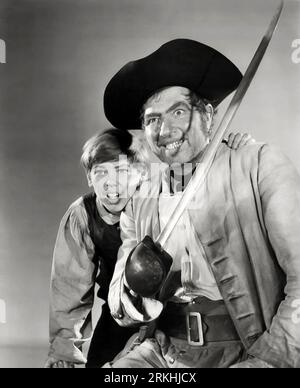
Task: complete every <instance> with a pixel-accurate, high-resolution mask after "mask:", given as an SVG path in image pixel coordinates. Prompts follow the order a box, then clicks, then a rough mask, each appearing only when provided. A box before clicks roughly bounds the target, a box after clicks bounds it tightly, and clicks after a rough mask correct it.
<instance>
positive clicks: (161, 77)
mask: <svg viewBox="0 0 300 388" xmlns="http://www.w3.org/2000/svg"><path fill="white" fill-rule="evenodd" d="M241 79H242V74H241V72H240V71H239V69H238V68H237V67H236V66H235V65H234V64H233V63H232V62H231V61H230V60H229V59H228V58H226V57H225V56H224V55H223V54H221V53H220V52H218V51H217V50H215V49H213V48H212V47H209V46H207V45H205V44H202V43H200V42H197V41H194V40H190V39H175V40H172V41H170V42H167V43H165V44H164V45H162V46H161V47H160V48H159V49H158V50H156V51H155V52H154V53H152V54H150V55H148V56H147V57H144V58H141V59H138V60H136V61H132V62H129V63H128V64H127V65H125V66H124V67H122V69H121V70H120V71H119V72H118V73H117V74H116V75H115V76H114V77H113V78H112V79H111V80H110V82H109V83H108V85H107V87H106V89H105V93H104V112H105V115H106V117H107V119H108V120H109V121H110V122H111V124H112V125H113V126H115V127H117V128H121V129H140V128H141V120H140V116H141V109H142V107H143V105H144V103H145V102H146V101H147V99H148V98H149V97H150V96H151V95H152V94H154V93H155V92H156V91H158V90H160V89H162V88H165V87H170V86H182V87H185V88H188V89H190V90H191V91H193V92H195V93H197V95H198V96H200V97H202V98H204V99H207V100H208V101H210V102H211V103H212V105H214V106H217V105H219V104H220V102H221V101H222V100H223V99H224V98H225V97H227V96H228V95H229V94H230V93H231V92H233V91H234V90H235V89H236V88H237V87H238V85H239V83H240V81H241Z"/></svg>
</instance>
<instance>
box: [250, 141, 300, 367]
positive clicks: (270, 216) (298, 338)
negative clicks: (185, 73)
mask: <svg viewBox="0 0 300 388" xmlns="http://www.w3.org/2000/svg"><path fill="white" fill-rule="evenodd" d="M258 183H259V191H260V196H261V201H262V210H263V215H264V221H265V225H266V229H267V233H268V237H269V240H270V242H271V245H272V248H273V250H274V252H275V255H276V257H277V260H278V263H279V265H280V266H281V268H282V269H283V271H284V273H285V274H286V287H285V299H284V300H282V302H281V304H280V305H279V308H278V311H277V314H276V315H275V316H274V318H273V321H272V324H271V327H270V330H269V331H268V332H265V333H264V334H263V335H262V336H261V337H260V339H259V340H258V341H257V342H256V343H255V344H254V345H253V347H252V348H251V349H250V351H249V353H250V354H252V355H254V356H256V357H258V358H260V359H262V360H264V361H266V362H269V363H270V364H273V365H275V366H278V365H279V366H280V365H283V364H284V365H286V366H289V367H300V319H299V318H300V314H299V315H297V307H299V306H300V234H299V232H300V178H299V174H298V172H297V171H296V169H295V168H294V167H293V166H292V164H291V163H290V162H289V160H288V159H287V158H286V157H285V156H284V155H282V154H281V152H280V151H278V150H277V149H276V148H273V147H269V146H264V147H263V148H262V150H261V154H260V160H259V174H258ZM298 311H299V310H298Z"/></svg>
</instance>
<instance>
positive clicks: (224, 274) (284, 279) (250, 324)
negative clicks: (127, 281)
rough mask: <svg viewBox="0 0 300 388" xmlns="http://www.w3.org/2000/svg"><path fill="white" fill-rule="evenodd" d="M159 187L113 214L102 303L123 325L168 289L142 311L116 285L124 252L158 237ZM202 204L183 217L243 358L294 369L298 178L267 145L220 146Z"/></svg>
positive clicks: (299, 273)
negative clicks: (116, 245)
mask: <svg viewBox="0 0 300 388" xmlns="http://www.w3.org/2000/svg"><path fill="white" fill-rule="evenodd" d="M145 184H147V182H146V183H145ZM160 187H161V177H160V176H158V177H156V181H154V178H153V177H152V180H151V185H150V190H151V193H150V195H149V196H148V198H143V197H144V195H143V196H141V195H140V193H139V192H137V193H136V194H135V195H134V197H133V198H132V200H131V202H130V203H129V204H128V206H127V208H126V212H125V213H124V214H123V215H122V216H121V229H122V240H123V245H122V247H121V249H120V251H119V256H118V262H117V265H116V269H115V273H114V277H113V279H112V282H111V286H110V293H109V304H110V308H111V312H112V314H113V316H116V314H117V313H118V312H120V309H121V310H123V313H124V317H123V318H122V319H117V321H118V323H119V324H120V325H123V326H127V325H132V324H135V323H137V322H145V321H151V320H154V319H156V318H157V317H158V316H159V315H160V313H161V311H162V309H163V303H164V302H165V301H166V299H167V298H168V292H169V290H168V288H171V286H172V283H171V282H169V284H168V282H167V285H166V287H164V288H163V289H162V292H161V294H160V297H159V300H153V299H149V298H143V300H142V304H143V309H144V313H141V311H140V310H138V309H137V308H136V306H135V305H134V303H132V299H131V297H130V294H128V292H127V291H126V287H125V286H124V268H125V264H126V260H127V257H128V255H129V253H130V252H131V250H132V249H133V248H134V247H135V246H136V244H137V243H139V242H140V241H141V240H142V239H143V238H144V237H145V236H146V235H149V236H151V237H152V238H153V239H156V238H157V237H158V235H159V233H160V230H159V218H158V197H159V193H160ZM141 190H143V186H142V187H141ZM197 195H199V194H198V193H196V194H195V198H194V201H193V204H194V205H195V204H197ZM202 195H203V194H202ZM202 202H203V201H202ZM204 203H205V204H206V206H202V207H201V208H198V209H197V206H193V208H192V209H191V210H189V214H190V217H191V219H192V222H193V224H194V227H195V230H196V232H197V235H198V237H199V240H200V241H201V244H202V246H203V249H204V252H205V255H206V260H207V261H208V263H209V265H210V267H211V269H212V271H213V274H214V276H215V279H216V282H217V285H218V287H219V290H220V292H221V295H222V297H223V298H224V301H225V303H226V306H227V308H228V311H229V313H230V315H231V317H232V319H233V322H234V324H235V326H236V329H237V332H238V334H239V336H240V339H241V341H242V342H243V344H244V346H245V348H246V349H247V350H248V354H249V355H253V356H255V357H257V358H259V359H261V360H264V361H266V362H268V363H270V364H272V365H274V366H276V367H300V312H299V305H300V302H299V301H300V178H299V174H298V172H297V171H296V169H295V168H294V167H293V166H292V165H291V163H290V162H289V161H288V159H287V158H286V157H285V156H283V155H282V154H281V153H280V151H278V150H277V149H276V148H273V147H270V146H268V145H265V144H253V145H248V146H246V147H243V148H241V149H239V150H238V151H234V150H230V149H228V147H226V146H224V145H221V146H220V148H219V150H218V153H217V156H216V158H215V160H214V163H213V165H212V168H211V169H210V171H209V174H208V176H207V178H206V180H205V201H204ZM169 278H170V279H172V275H171V276H170V277H169ZM145 313H146V314H145ZM146 316H147V319H146V318H145V317H146Z"/></svg>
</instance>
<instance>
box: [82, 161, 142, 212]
mask: <svg viewBox="0 0 300 388" xmlns="http://www.w3.org/2000/svg"><path fill="white" fill-rule="evenodd" d="M140 176H141V175H140V172H139V170H138V169H137V168H135V167H134V166H133V164H131V163H129V162H128V160H127V158H126V156H124V155H121V157H120V159H119V160H118V161H112V162H107V163H97V164H94V165H93V167H92V169H91V171H90V173H89V174H88V182H89V185H90V186H92V187H93V189H94V191H95V193H96V195H97V198H98V199H99V200H100V201H101V203H102V204H103V205H104V206H105V207H106V209H107V210H108V211H110V212H111V213H114V214H117V213H120V212H121V211H122V210H123V209H124V207H125V206H126V204H127V202H128V200H129V199H130V198H131V197H132V195H133V194H134V192H135V190H136V188H137V185H138V184H139V182H140Z"/></svg>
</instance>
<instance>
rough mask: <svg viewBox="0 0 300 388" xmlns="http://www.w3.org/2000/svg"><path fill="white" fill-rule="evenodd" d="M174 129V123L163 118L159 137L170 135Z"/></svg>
mask: <svg viewBox="0 0 300 388" xmlns="http://www.w3.org/2000/svg"><path fill="white" fill-rule="evenodd" d="M171 131H172V125H171V123H170V122H169V120H168V119H167V118H165V119H164V120H162V123H161V125H160V130H159V137H161V138H164V137H168V136H170V134H171Z"/></svg>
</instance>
